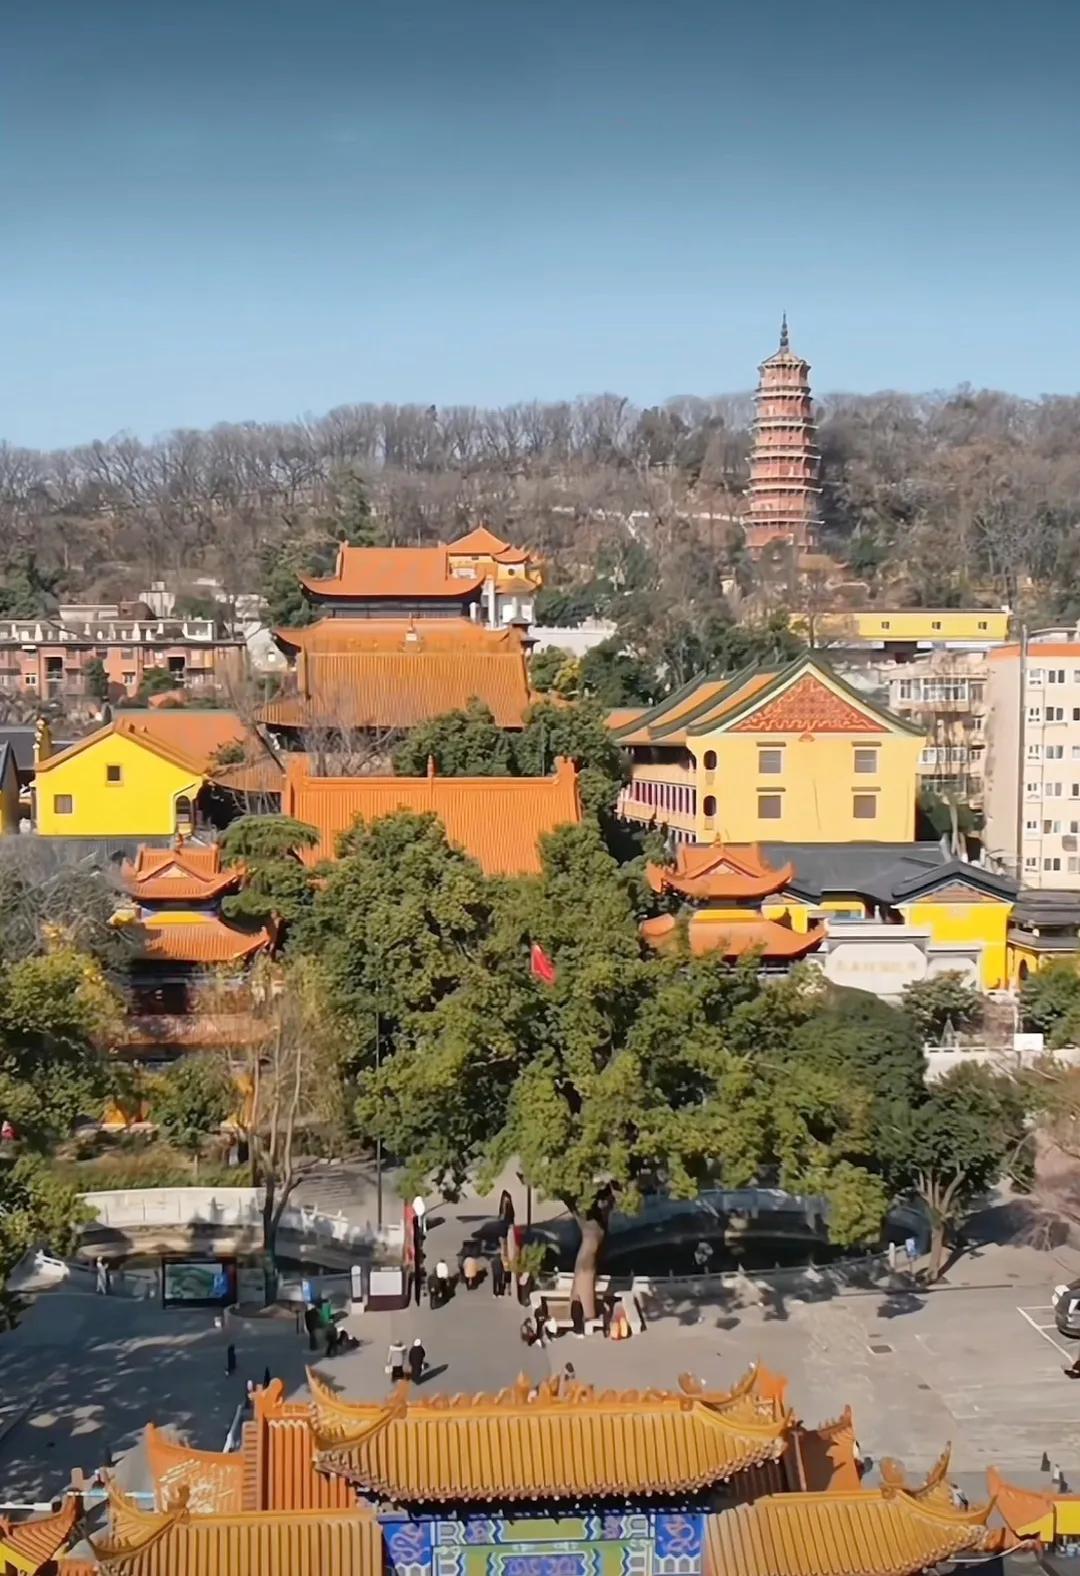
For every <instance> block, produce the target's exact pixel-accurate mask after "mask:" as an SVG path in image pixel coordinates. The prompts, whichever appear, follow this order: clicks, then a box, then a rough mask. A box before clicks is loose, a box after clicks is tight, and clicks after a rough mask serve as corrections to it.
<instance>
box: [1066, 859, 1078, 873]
mask: <svg viewBox="0 0 1080 1576" xmlns="http://www.w3.org/2000/svg"><path fill="white" fill-rule="evenodd" d="M1066 869H1067V870H1068V872H1069V874H1070V875H1071V876H1075V875H1080V859H1077V857H1076V855H1075V854H1070V855H1069V859H1068V863H1067V865H1066Z"/></svg>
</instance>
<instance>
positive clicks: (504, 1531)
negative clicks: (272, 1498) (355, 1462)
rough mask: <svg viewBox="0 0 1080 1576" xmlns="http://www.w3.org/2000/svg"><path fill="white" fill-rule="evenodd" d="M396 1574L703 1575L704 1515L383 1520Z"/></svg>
mask: <svg viewBox="0 0 1080 1576" xmlns="http://www.w3.org/2000/svg"><path fill="white" fill-rule="evenodd" d="M383 1535H384V1537H385V1541H386V1551H387V1557H388V1562H389V1565H390V1568H391V1570H392V1571H393V1573H394V1576H700V1571H701V1560H702V1546H703V1540H704V1515H703V1513H702V1512H701V1511H699V1510H689V1511H638V1510H613V1511H590V1512H587V1513H585V1514H577V1515H556V1514H552V1515H550V1516H526V1517H520V1516H519V1517H503V1516H462V1517H439V1516H432V1517H418V1518H416V1519H413V1518H407V1519H406V1518H400V1519H398V1518H394V1517H390V1516H387V1517H384V1518H383Z"/></svg>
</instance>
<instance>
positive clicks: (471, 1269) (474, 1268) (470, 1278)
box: [461, 1253, 480, 1291]
mask: <svg viewBox="0 0 1080 1576" xmlns="http://www.w3.org/2000/svg"><path fill="white" fill-rule="evenodd" d="M461 1273H462V1275H463V1276H464V1277H465V1289H466V1290H467V1291H475V1290H476V1288H477V1287H478V1286H479V1284H480V1264H479V1262H478V1261H477V1260H476V1259H474V1258H473V1256H472V1254H471V1253H470V1254H469V1256H468V1258H466V1259H465V1260H464V1261H463V1262H462V1265H461Z"/></svg>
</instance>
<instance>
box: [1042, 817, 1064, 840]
mask: <svg viewBox="0 0 1080 1576" xmlns="http://www.w3.org/2000/svg"><path fill="white" fill-rule="evenodd" d="M1060 831H1061V822H1060V821H1044V822H1043V836H1044V837H1049V836H1050V835H1051V833H1053V834H1057V833H1059V832H1060Z"/></svg>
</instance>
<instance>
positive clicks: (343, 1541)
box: [89, 1488, 383, 1576]
mask: <svg viewBox="0 0 1080 1576" xmlns="http://www.w3.org/2000/svg"><path fill="white" fill-rule="evenodd" d="M109 1508H110V1530H109V1533H108V1535H107V1536H105V1537H93V1538H91V1539H90V1540H89V1541H90V1547H91V1549H92V1550H93V1552H94V1555H95V1556H96V1558H97V1560H98V1562H99V1563H100V1565H101V1568H102V1570H103V1571H105V1572H106V1573H107V1576H219V1573H220V1576H382V1571H383V1542H382V1531H381V1529H380V1527H379V1524H378V1522H377V1521H376V1519H375V1517H374V1516H373V1515H372V1514H371V1513H370V1512H369V1511H365V1510H362V1509H360V1508H359V1507H353V1508H352V1509H349V1510H328V1509H325V1508H322V1509H319V1510H288V1511H268V1510H254V1511H231V1512H227V1513H222V1514H210V1515H199V1514H197V1513H196V1512H194V1511H193V1510H192V1509H191V1508H190V1507H189V1506H188V1505H187V1504H186V1503H185V1502H184V1498H183V1494H182V1493H181V1501H180V1503H179V1504H177V1505H175V1506H174V1508H173V1509H171V1510H166V1511H157V1510H143V1509H141V1508H140V1507H139V1506H138V1505H136V1504H135V1503H134V1501H132V1500H129V1499H126V1498H125V1496H124V1495H122V1494H120V1493H119V1492H117V1490H116V1489H115V1488H112V1489H111V1490H110V1506H109Z"/></svg>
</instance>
